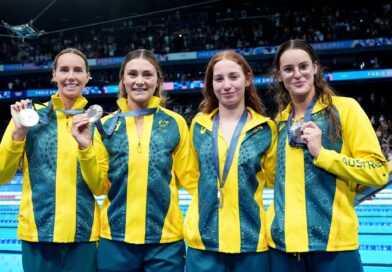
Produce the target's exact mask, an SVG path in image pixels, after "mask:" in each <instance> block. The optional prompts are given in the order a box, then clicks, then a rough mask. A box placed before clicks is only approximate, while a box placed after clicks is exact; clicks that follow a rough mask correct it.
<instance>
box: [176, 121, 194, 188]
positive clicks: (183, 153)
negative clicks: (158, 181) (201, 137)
mask: <svg viewBox="0 0 392 272" xmlns="http://www.w3.org/2000/svg"><path fill="white" fill-rule="evenodd" d="M178 125H179V129H180V135H181V138H180V142H179V144H178V146H177V148H176V150H175V152H174V153H173V161H174V172H175V174H176V177H177V178H178V180H179V182H180V185H181V186H182V187H184V189H185V190H186V191H187V192H188V193H190V194H191V195H192V194H193V193H194V191H195V190H196V188H197V179H198V172H197V169H196V167H197V165H196V164H195V163H196V161H195V160H194V158H193V156H192V155H193V153H192V143H191V140H190V136H189V130H188V126H187V124H186V122H185V120H183V119H181V120H180V121H178Z"/></svg>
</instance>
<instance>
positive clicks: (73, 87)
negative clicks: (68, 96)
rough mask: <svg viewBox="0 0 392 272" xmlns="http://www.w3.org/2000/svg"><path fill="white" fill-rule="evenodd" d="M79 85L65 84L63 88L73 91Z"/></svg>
mask: <svg viewBox="0 0 392 272" xmlns="http://www.w3.org/2000/svg"><path fill="white" fill-rule="evenodd" d="M78 86H79V85H77V84H65V85H64V87H65V88H67V89H75V88H77V87H78Z"/></svg>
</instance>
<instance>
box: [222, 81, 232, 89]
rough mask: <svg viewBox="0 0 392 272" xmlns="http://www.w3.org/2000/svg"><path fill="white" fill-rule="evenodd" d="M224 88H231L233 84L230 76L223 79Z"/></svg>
mask: <svg viewBox="0 0 392 272" xmlns="http://www.w3.org/2000/svg"><path fill="white" fill-rule="evenodd" d="M223 89H224V90H225V91H228V90H230V89H231V84H230V80H229V79H228V78H225V79H224V81H223Z"/></svg>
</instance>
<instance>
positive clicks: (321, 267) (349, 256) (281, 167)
mask: <svg viewBox="0 0 392 272" xmlns="http://www.w3.org/2000/svg"><path fill="white" fill-rule="evenodd" d="M272 74H273V77H274V80H275V81H274V83H275V84H274V87H275V88H274V89H275V91H276V97H277V101H278V107H279V113H278V115H277V120H276V121H277V127H278V131H279V134H278V141H277V142H278V147H277V150H278V153H277V161H276V164H277V167H276V177H275V187H274V188H275V189H274V201H273V204H272V205H271V206H270V207H269V210H268V212H267V230H268V232H267V238H268V244H269V246H270V247H271V248H273V249H272V250H270V260H271V268H272V271H293V272H296V271H301V272H304V271H305V272H306V271H316V272H324V271H325V272H327V271H343V270H344V271H363V269H362V263H361V259H360V256H359V253H358V246H359V245H358V219H357V216H356V213H355V209H354V199H355V195H356V192H357V187H358V185H359V184H363V185H370V186H381V185H383V184H385V183H386V182H387V179H388V176H389V174H388V167H387V163H386V161H385V158H384V157H383V155H382V153H381V149H380V145H379V143H378V140H377V136H376V134H375V132H374V130H373V127H372V125H371V123H370V121H369V119H368V117H367V115H366V114H365V112H364V111H363V110H362V108H361V107H360V105H359V104H358V103H357V102H356V101H355V100H354V99H351V98H345V97H339V96H335V95H334V93H333V91H332V89H331V88H330V87H329V86H328V84H327V82H326V80H325V78H324V75H323V73H322V68H321V65H320V62H319V60H318V58H317V56H316V54H315V52H314V50H313V48H312V47H311V45H310V44H308V43H307V42H305V41H303V40H299V39H297V40H289V41H287V42H285V43H283V44H282V45H281V46H280V47H279V49H278V51H277V53H276V56H275V59H274V61H273V67H272Z"/></svg>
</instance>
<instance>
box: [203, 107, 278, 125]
mask: <svg viewBox="0 0 392 272" xmlns="http://www.w3.org/2000/svg"><path fill="white" fill-rule="evenodd" d="M246 110H247V111H248V112H249V113H250V115H251V116H252V118H251V119H250V121H249V122H248V123H246V125H245V127H244V129H243V131H248V130H250V129H252V128H254V127H256V126H258V125H260V124H262V123H265V122H267V121H268V120H269V119H270V118H268V117H265V116H263V115H261V114H259V113H257V112H256V111H254V110H253V109H252V108H250V107H246ZM217 112H218V108H216V109H214V110H213V111H212V112H211V113H202V114H200V115H199V117H198V118H197V119H196V122H197V123H199V124H200V125H201V126H203V127H205V128H206V129H207V130H210V131H212V125H213V118H214V116H215V114H216V113H217Z"/></svg>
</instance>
